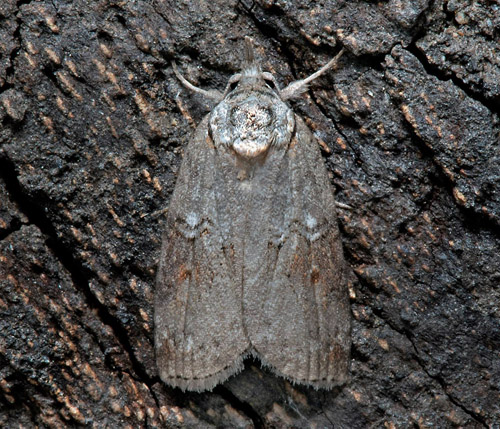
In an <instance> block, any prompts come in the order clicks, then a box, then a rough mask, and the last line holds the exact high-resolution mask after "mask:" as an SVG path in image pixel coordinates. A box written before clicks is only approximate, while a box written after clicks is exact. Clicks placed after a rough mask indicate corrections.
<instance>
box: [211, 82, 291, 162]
mask: <svg viewBox="0 0 500 429" xmlns="http://www.w3.org/2000/svg"><path fill="white" fill-rule="evenodd" d="M209 122H210V125H209V126H210V132H211V135H212V138H213V140H214V143H215V146H216V147H221V146H222V147H230V148H232V149H233V150H234V151H235V152H236V154H238V155H240V156H242V157H244V158H247V159H248V158H255V157H257V156H259V155H262V154H263V153H265V152H267V150H268V149H269V148H270V147H271V146H278V147H281V146H283V145H287V144H288V143H289V142H290V140H291V137H292V134H293V131H294V128H295V120H294V117H293V112H292V110H291V109H290V108H289V107H288V106H287V105H286V104H285V103H284V102H283V101H281V99H280V98H279V97H278V95H277V94H276V93H275V92H273V91H271V90H256V89H242V90H239V91H233V92H231V93H229V94H228V95H227V96H226V98H224V100H222V101H221V102H220V103H219V104H218V105H217V107H216V108H215V109H214V110H213V111H212V113H211V115H210V121H209Z"/></svg>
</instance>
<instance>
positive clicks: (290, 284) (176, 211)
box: [154, 38, 351, 391]
mask: <svg viewBox="0 0 500 429" xmlns="http://www.w3.org/2000/svg"><path fill="white" fill-rule="evenodd" d="M341 54H342V51H341V52H340V53H339V54H338V55H337V56H336V57H335V58H334V59H333V60H332V61H330V62H329V63H328V64H326V65H325V66H324V67H323V68H322V69H320V70H318V71H317V72H316V73H314V74H313V75H311V76H309V77H308V78H307V79H304V80H299V81H296V82H293V83H292V84H290V85H289V86H288V87H286V88H285V89H283V90H279V89H278V85H277V83H276V80H275V79H274V77H273V76H272V75H271V74H270V73H266V72H262V70H261V68H260V66H259V64H258V63H257V61H256V60H255V57H254V53H253V47H252V41H251V39H249V38H246V39H245V59H244V64H243V68H242V71H241V73H238V74H236V75H233V76H232V77H231V78H230V80H229V83H228V85H227V88H226V90H225V92H224V93H220V92H218V91H204V90H201V89H199V88H197V87H194V86H193V85H191V84H190V83H189V82H188V81H187V80H185V79H184V78H183V77H182V76H181V75H180V74H179V72H178V71H177V68H176V66H175V64H173V66H174V71H175V74H176V75H177V77H178V78H179V79H180V80H181V81H182V83H183V84H184V85H185V86H187V87H189V88H190V89H192V90H194V91H196V92H199V93H201V94H203V95H205V96H207V97H209V98H212V99H215V100H216V101H217V102H218V104H217V106H216V107H215V108H214V109H213V110H212V112H211V113H209V114H208V115H207V116H206V117H205V118H204V119H203V120H202V121H201V123H200V124H199V126H198V127H197V129H196V131H195V133H194V136H193V137H192V139H191V140H190V142H189V144H188V146H187V148H186V150H185V155H184V159H183V161H182V165H181V168H180V171H179V175H178V178H177V183H176V185H175V189H174V192H173V194H172V197H171V200H170V205H169V210H168V215H167V220H166V228H165V232H164V235H163V239H162V249H161V254H160V261H159V268H158V273H157V280H156V291H155V303H154V312H155V317H154V319H155V334H154V337H155V351H156V359H157V365H158V370H159V373H160V377H161V379H162V380H163V381H164V382H165V383H167V384H168V385H170V386H173V387H179V388H181V389H183V390H194V391H203V390H209V389H212V388H213V387H214V386H215V385H217V384H219V383H221V382H223V381H225V380H226V379H227V378H228V377H230V376H231V375H233V374H236V373H238V372H239V371H241V369H242V368H243V360H244V358H245V357H247V356H249V355H253V356H255V357H257V358H258V359H259V360H260V361H261V363H262V364H263V365H265V366H266V367H268V368H270V369H271V370H272V371H273V372H275V373H276V374H278V375H280V376H283V377H285V378H287V379H288V380H290V381H292V382H293V383H299V384H304V385H308V386H312V387H314V388H326V389H329V388H332V387H334V386H337V385H340V384H343V383H344V382H345V381H346V379H347V377H348V373H349V361H350V345H351V339H350V330H351V315H350V307H349V298H348V289H347V284H346V279H345V269H344V258H343V254H342V246H341V241H340V237H339V230H338V226H337V218H336V214H335V211H336V208H335V201H334V197H333V189H332V185H331V183H330V181H329V179H328V175H327V170H326V168H325V165H324V163H323V161H322V158H321V154H320V151H319V148H318V145H317V142H316V141H315V138H314V137H313V135H312V133H311V131H310V130H309V129H308V128H307V126H306V125H305V123H304V121H303V120H302V119H301V118H300V117H299V116H297V115H296V114H294V112H293V111H292V110H291V109H290V107H289V106H288V105H287V104H286V100H288V99H290V98H292V97H294V96H296V95H298V94H300V93H302V92H303V91H304V90H305V88H306V85H307V84H308V83H309V82H310V81H312V80H313V79H315V78H316V77H318V76H319V75H321V74H322V73H324V72H325V71H327V70H328V69H330V68H332V67H333V66H334V65H335V64H336V61H337V60H338V58H339V57H340V55H341Z"/></svg>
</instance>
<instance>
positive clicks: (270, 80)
mask: <svg viewBox="0 0 500 429" xmlns="http://www.w3.org/2000/svg"><path fill="white" fill-rule="evenodd" d="M262 77H263V78H264V82H266V85H267V86H268V87H269V88H272V89H276V83H275V82H274V77H273V75H272V74H271V73H268V72H264V73H262Z"/></svg>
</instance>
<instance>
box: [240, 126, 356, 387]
mask: <svg viewBox="0 0 500 429" xmlns="http://www.w3.org/2000/svg"><path fill="white" fill-rule="evenodd" d="M295 120H296V135H295V137H294V139H293V141H292V143H291V145H290V147H289V149H288V151H287V152H286V153H285V154H284V156H283V157H282V159H281V161H280V163H279V173H277V174H275V175H274V181H275V182H280V183H274V184H272V183H266V182H265V181H264V182H263V183H262V188H263V191H264V192H268V193H269V195H270V197H269V195H268V198H270V199H271V200H272V201H270V202H269V204H270V207H272V208H271V209H269V210H268V213H266V212H264V213H263V216H264V217H263V218H262V217H261V214H262V213H261V208H259V204H258V203H257V202H255V201H254V203H253V206H252V204H250V205H251V207H250V208H249V211H251V212H252V211H253V213H250V216H249V217H250V218H255V219H259V220H261V221H262V222H254V223H253V224H249V226H248V228H249V229H248V230H247V236H249V237H251V236H252V231H253V230H256V229H258V228H260V230H261V231H267V233H266V234H262V233H260V238H259V239H258V240H257V239H256V240H255V242H254V243H253V244H252V246H251V247H253V248H254V249H257V250H256V254H255V256H254V257H253V258H254V261H252V260H247V262H246V264H247V265H251V267H250V268H251V269H250V270H249V272H251V273H252V275H251V276H249V278H248V279H247V281H246V282H245V288H244V320H245V325H246V328H247V331H248V335H249V338H250V341H251V343H252V346H253V347H254V349H255V352H256V354H257V355H258V356H259V357H260V358H261V360H262V361H263V363H265V364H267V365H269V366H270V367H271V368H272V369H275V370H276V371H277V372H278V373H279V374H281V375H284V376H285V377H288V378H289V379H291V380H293V381H295V382H299V383H303V384H309V385H311V386H314V387H317V388H318V387H321V388H325V387H326V388H329V387H332V386H334V385H338V384H342V383H343V382H345V380H346V378H347V376H348V369H349V355H350V353H349V352H350V341H349V339H350V320H351V315H350V309H349V302H348V291H347V286H346V281H345V278H344V275H345V274H344V273H345V271H344V260H343V254H342V248H341V241H340V239H339V231H338V226H337V219H336V214H335V211H336V210H335V202H334V199H333V190H332V186H331V184H330V182H329V179H328V175H327V171H326V168H325V166H324V162H323V160H322V159H321V156H320V153H319V148H318V145H317V143H316V141H315V139H314V137H313V136H312V134H311V132H310V131H309V129H308V128H307V127H306V125H305V124H304V123H303V121H302V120H301V119H300V118H298V117H297V116H296V118H295ZM275 185H278V186H275ZM256 196H257V200H258V199H259V197H258V194H256ZM266 235H267V237H265V236H266ZM247 248H248V246H247ZM248 251H249V250H247V252H248ZM252 264H253V265H252Z"/></svg>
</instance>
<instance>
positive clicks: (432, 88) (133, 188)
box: [0, 0, 500, 428]
mask: <svg viewBox="0 0 500 429" xmlns="http://www.w3.org/2000/svg"><path fill="white" fill-rule="evenodd" d="M499 32H500V8H499V7H498V5H497V4H496V3H494V2H480V1H478V0H472V1H465V0H453V1H451V0H450V1H445V0H435V1H430V0H417V1H410V0H402V1H396V0H388V1H384V2H360V1H349V2H347V1H341V0H334V1H330V2H321V1H303V0H300V1H293V2H284V1H280V0H256V1H251V0H242V1H219V0H213V1H210V2H189V1H181V2H179V1H175V2H174V1H170V0H165V1H160V0H156V1H140V0H136V1H128V2H122V1H116V0H103V1H99V2H87V1H82V0H76V1H72V2H71V1H64V0H51V1H48V0H40V1H17V2H16V1H14V0H3V2H2V4H1V5H0V121H1V124H2V125H1V128H0V389H1V395H0V426H2V427H9V428H10V427H20V426H23V427H63V426H84V427H96V428H97V427H99V428H101V427H113V428H115V427H116V428H119V427H245V428H247V427H266V428H267V427H278V428H281V427H335V428H365V427H390V428H406V427H467V428H481V427H498V425H499V424H500V393H499V392H500V355H499V350H500V323H499V320H500V304H499V303H500V292H499V291H500V288H499V283H500V270H499V267H500V188H499V185H500V169H499V165H500V137H499V136H500V133H499V128H500V122H499V113H500V84H499V82H500V59H499V58H500V57H499V55H498V43H499V42H498V41H499ZM244 36H250V37H252V38H253V39H254V40H255V44H256V45H257V53H258V55H259V56H260V58H261V60H262V65H263V69H265V70H267V71H271V72H272V73H273V74H274V75H275V76H276V78H277V80H278V82H279V83H280V84H281V85H282V86H284V85H286V84H288V83H289V82H290V81H293V80H296V79H300V78H303V77H306V76H308V75H309V74H311V73H312V72H314V71H316V70H317V69H319V68H320V67H321V66H322V65H323V64H325V63H326V62H327V61H328V60H329V59H331V58H332V57H333V55H334V54H335V53H336V52H338V50H339V48H340V47H345V48H346V51H347V53H346V54H345V55H344V57H343V58H342V60H341V64H340V67H339V68H338V70H337V71H335V72H329V73H328V74H327V75H325V76H323V77H322V78H320V79H319V80H318V81H316V82H314V83H313V84H312V87H311V88H310V90H309V91H308V92H307V93H306V94H304V96H303V97H302V98H301V99H300V100H297V101H294V102H293V109H294V111H295V112H296V113H297V114H299V115H301V116H302V117H303V118H304V119H305V120H306V122H307V123H308V125H309V127H310V128H311V129H312V130H313V131H314V133H315V135H316V136H317V138H318V142H319V144H321V145H322V147H323V155H324V159H325V162H326V163H327V166H328V168H329V170H330V171H331V173H332V182H333V183H334V184H335V187H336V192H337V194H336V198H337V200H338V201H339V202H341V203H345V204H348V205H349V206H351V207H352V209H350V210H349V209H343V208H341V209H339V224H340V228H341V232H342V241H343V246H344V254H345V257H346V259H347V261H348V264H349V271H350V292H351V308H352V313H353V318H354V325H353V337H352V365H351V380H350V381H349V383H347V384H346V385H345V386H343V387H341V388H338V389H336V390H334V391H321V390H320V391H315V390H312V389H309V388H307V387H302V386H294V385H291V384H290V383H289V382H288V381H286V380H283V379H281V378H279V377H276V376H274V375H272V374H271V373H269V372H268V371H267V370H266V369H265V368H262V367H261V365H260V363H259V362H258V361H253V360H247V361H246V363H245V370H244V371H243V372H242V373H240V374H238V375H236V376H234V377H232V378H231V379H230V380H229V381H227V382H226V383H224V384H223V385H220V386H217V387H216V388H215V389H214V391H213V392H205V393H200V394H195V393H183V392H181V391H180V390H178V389H171V388H169V387H167V386H165V385H164V384H163V383H162V382H161V381H160V379H159V377H158V374H157V370H156V364H155V359H154V349H153V336H152V332H153V308H152V303H153V291H154V276H155V270H156V266H157V262H158V255H159V248H160V239H161V232H162V223H163V214H162V213H163V209H165V208H166V207H168V201H169V197H170V195H171V192H172V189H173V186H174V184H175V178H176V173H177V171H178V168H179V164H180V161H181V159H182V152H183V148H185V146H186V144H187V142H188V141H189V138H190V136H191V135H192V131H193V127H195V125H196V124H197V123H199V122H200V120H201V118H202V117H203V115H204V114H206V113H207V112H208V111H209V110H210V109H211V108H212V107H213V106H212V105H210V102H207V101H206V100H204V99H202V98H201V97H200V96H198V95H194V94H190V93H189V92H188V91H187V90H185V89H184V88H183V87H182V85H181V84H180V83H179V82H178V80H177V79H176V78H175V76H174V74H173V71H172V68H171V60H174V59H175V61H176V62H177V64H178V65H179V67H180V68H181V69H182V71H183V73H184V75H185V76H186V78H187V79H188V80H190V81H191V82H193V83H194V84H196V85H197V86H200V87H203V88H205V89H211V88H218V89H223V88H224V87H225V85H226V83H227V80H228V78H229V76H230V75H231V74H233V73H235V72H237V71H238V69H239V66H240V64H241V58H242V52H243V43H244Z"/></svg>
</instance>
